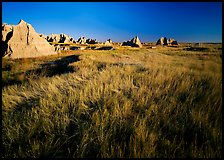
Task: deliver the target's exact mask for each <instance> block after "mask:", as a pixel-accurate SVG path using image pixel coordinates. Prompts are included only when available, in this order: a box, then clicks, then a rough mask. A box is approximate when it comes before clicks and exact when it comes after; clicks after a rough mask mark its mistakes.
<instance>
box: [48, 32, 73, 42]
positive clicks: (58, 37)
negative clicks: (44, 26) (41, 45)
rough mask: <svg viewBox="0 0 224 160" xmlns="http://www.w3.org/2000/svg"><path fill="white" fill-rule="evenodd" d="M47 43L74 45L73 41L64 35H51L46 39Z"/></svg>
mask: <svg viewBox="0 0 224 160" xmlns="http://www.w3.org/2000/svg"><path fill="white" fill-rule="evenodd" d="M46 39H47V41H48V42H55V43H76V41H75V39H74V38H72V37H70V36H69V35H66V34H63V33H62V34H51V35H49V36H47V37H46Z"/></svg>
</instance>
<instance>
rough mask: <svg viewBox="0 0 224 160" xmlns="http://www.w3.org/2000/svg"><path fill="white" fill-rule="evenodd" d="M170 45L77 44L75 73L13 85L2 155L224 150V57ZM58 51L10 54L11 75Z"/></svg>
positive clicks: (7, 97) (5, 100) (5, 102)
mask: <svg viewBox="0 0 224 160" xmlns="http://www.w3.org/2000/svg"><path fill="white" fill-rule="evenodd" d="M164 52H165V51H163V50H159V49H156V50H154V49H152V50H150V49H144V48H143V49H117V50H113V51H91V50H89V51H83V52H81V51H77V53H76V54H75V55H76V58H77V59H76V61H74V62H71V63H66V66H69V67H70V69H71V68H72V71H71V72H67V74H62V73H60V74H57V72H56V71H55V72H53V73H51V74H49V72H43V73H42V72H41V70H40V73H39V74H38V75H39V77H38V76H36V79H34V78H32V76H29V75H27V74H25V75H27V76H26V77H25V79H26V81H25V82H23V80H21V82H23V83H21V84H16V83H12V84H10V85H9V84H7V85H5V86H4V88H3V89H2V143H3V145H2V147H3V148H2V157H3V158H14V157H19V158H23V157H40V158H42V157H54V158H56V157H63V158H71V157H73V158H75V157H98V158H101V157H108V158H115V157H119V158H120V157H127V158H128V157H137V158H140V157H141V158H143V157H149V158H150V157H156V158H165V157H166V158H167V157H169V158H176V157H183V158H184V157H192V158H193V157H194V158H195V157H201V158H212V157H213V158H214V157H217V158H221V154H222V113H221V111H222V68H221V66H222V59H221V58H220V56H214V55H213V56H209V54H208V55H204V56H179V55H178V54H177V55H176V54H166V53H165V54H164ZM172 52H173V51H172V50H171V51H170V53H172ZM184 52H189V53H191V54H194V53H195V51H194V52H191V51H184ZM220 54H221V53H220ZM63 56H65V55H63ZM65 57H66V56H65ZM56 59H57V60H58V58H57V57H56V56H53V57H52V58H51V59H39V60H33V61H31V60H27V61H29V62H27V63H26V62H21V63H19V62H18V61H16V60H13V61H8V60H6V59H3V65H4V66H3V68H5V70H3V73H2V74H3V75H4V76H3V80H4V81H7V76H6V74H8V75H9V76H11V78H12V79H13V78H14V77H13V75H14V74H17V73H18V72H24V73H28V71H29V70H33V71H35V70H37V69H38V67H40V64H42V63H45V62H47V61H52V60H54V61H56ZM59 62H60V61H59ZM15 65H17V67H19V66H21V69H20V71H19V70H17V68H16V67H15ZM26 65H27V66H28V67H27V68H26V67H25V66H26ZM66 66H64V67H65V68H64V69H65V70H66V69H67V68H66ZM23 67H24V68H23ZM48 69H49V70H54V69H55V68H54V67H52V66H51V67H50V68H48ZM56 70H57V69H56ZM29 73H30V72H29ZM33 73H35V74H36V73H37V72H33Z"/></svg>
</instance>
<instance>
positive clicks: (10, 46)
mask: <svg viewBox="0 0 224 160" xmlns="http://www.w3.org/2000/svg"><path fill="white" fill-rule="evenodd" d="M2 43H3V49H2V57H9V58H31V57H40V56H47V55H54V54H58V53H60V52H61V51H62V50H76V49H79V50H82V49H95V50H112V49H114V47H113V42H112V40H111V39H108V40H107V41H106V42H104V43H100V42H98V41H97V40H96V39H91V38H88V39H86V38H85V37H83V36H82V37H80V38H79V39H78V40H77V41H76V40H75V39H74V38H72V37H71V36H69V35H66V34H63V33H62V34H51V35H48V36H45V35H43V34H38V33H36V32H35V30H34V28H33V27H32V26H31V25H30V24H28V23H26V22H25V21H23V20H20V22H19V24H18V25H8V24H3V25H2ZM90 44H97V46H91V45H90ZM88 45H90V46H88ZM120 45H121V46H131V47H138V48H142V46H143V45H142V43H141V41H140V39H139V38H138V36H135V37H134V38H133V39H131V40H130V41H124V42H123V43H121V44H120ZM156 45H162V46H166V45H178V43H177V41H176V40H174V39H172V38H170V39H169V40H168V39H167V38H166V37H165V38H164V37H161V38H160V39H159V40H158V41H157V43H156Z"/></svg>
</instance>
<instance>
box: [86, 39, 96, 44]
mask: <svg viewBox="0 0 224 160" xmlns="http://www.w3.org/2000/svg"><path fill="white" fill-rule="evenodd" d="M86 43H87V44H97V43H98V41H97V40H96V39H91V38H89V39H87V40H86Z"/></svg>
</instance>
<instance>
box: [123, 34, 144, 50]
mask: <svg viewBox="0 0 224 160" xmlns="http://www.w3.org/2000/svg"><path fill="white" fill-rule="evenodd" d="M122 46H132V47H139V48H141V47H142V44H141V42H140V40H139V38H138V36H135V37H134V38H133V39H132V40H131V41H125V42H123V43H122Z"/></svg>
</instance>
